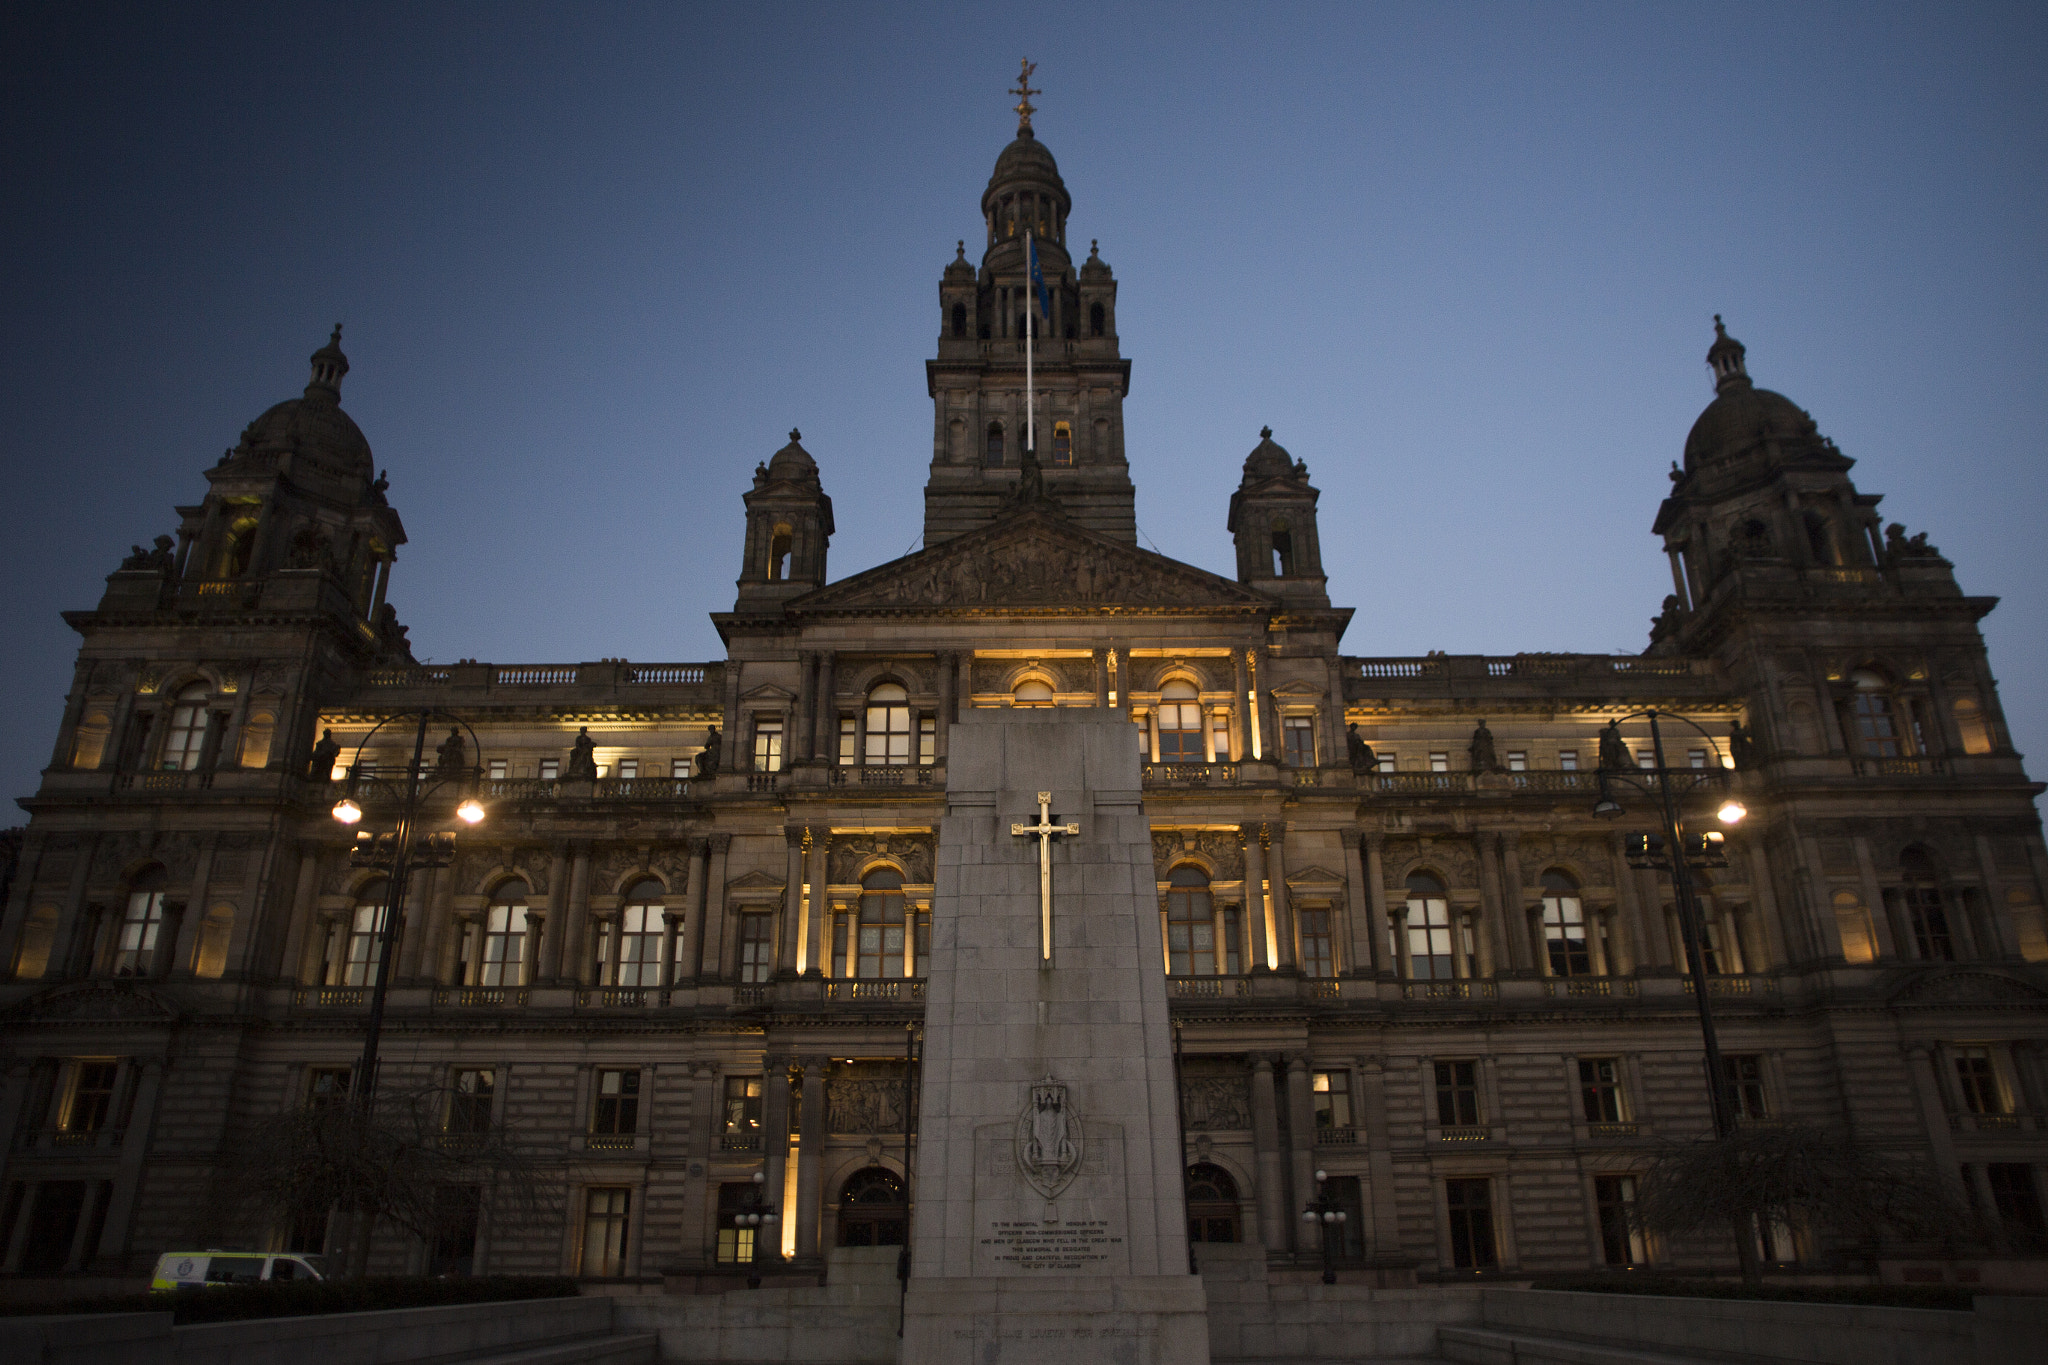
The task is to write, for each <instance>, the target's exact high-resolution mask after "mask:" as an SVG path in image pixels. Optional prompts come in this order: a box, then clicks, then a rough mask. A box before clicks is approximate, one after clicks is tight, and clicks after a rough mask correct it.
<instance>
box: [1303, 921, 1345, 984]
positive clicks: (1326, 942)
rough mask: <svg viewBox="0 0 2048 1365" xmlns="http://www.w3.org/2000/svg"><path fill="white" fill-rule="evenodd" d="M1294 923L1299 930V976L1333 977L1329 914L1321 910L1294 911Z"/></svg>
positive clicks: (1335, 972)
mask: <svg viewBox="0 0 2048 1365" xmlns="http://www.w3.org/2000/svg"><path fill="white" fill-rule="evenodd" d="M1295 922H1296V924H1298V925H1299V926H1300V928H1301V974H1302V975H1303V976H1313V977H1331V976H1335V975H1336V974H1337V966H1336V959H1335V958H1334V957H1333V956H1332V955H1331V948H1330V912H1329V911H1328V910H1322V909H1315V910H1296V911H1295Z"/></svg>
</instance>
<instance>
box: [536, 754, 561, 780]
mask: <svg viewBox="0 0 2048 1365" xmlns="http://www.w3.org/2000/svg"><path fill="white" fill-rule="evenodd" d="M561 775H562V760H561V759H559V758H544V759H542V760H541V761H540V780H541V781H543V782H552V781H554V780H555V779H556V778H558V777H560V776H561Z"/></svg>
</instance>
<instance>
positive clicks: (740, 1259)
mask: <svg viewBox="0 0 2048 1365" xmlns="http://www.w3.org/2000/svg"><path fill="white" fill-rule="evenodd" d="M760 1209H761V1192H760V1189H759V1188H758V1187H757V1186H756V1185H755V1184H754V1183H753V1182H752V1181H750V1180H729V1181H726V1182H725V1183H723V1184H721V1185H720V1186H719V1187H718V1252H717V1255H718V1263H719V1264H720V1265H751V1264H752V1263H753V1260H754V1249H755V1242H754V1234H755V1233H756V1232H758V1231H759V1229H758V1228H751V1227H743V1226H741V1224H740V1219H741V1218H743V1217H747V1216H751V1215H753V1214H757V1213H759V1212H760Z"/></svg>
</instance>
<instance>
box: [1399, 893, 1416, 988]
mask: <svg viewBox="0 0 2048 1365" xmlns="http://www.w3.org/2000/svg"><path fill="white" fill-rule="evenodd" d="M1394 965H1395V969H1396V970H1397V972H1398V973H1399V975H1400V978H1401V979H1402V980H1403V981H1413V980H1414V979H1415V945H1414V944H1412V943H1410V942H1409V941H1408V902H1406V901H1402V902H1401V903H1400V904H1398V905H1396V906H1395V907H1394Z"/></svg>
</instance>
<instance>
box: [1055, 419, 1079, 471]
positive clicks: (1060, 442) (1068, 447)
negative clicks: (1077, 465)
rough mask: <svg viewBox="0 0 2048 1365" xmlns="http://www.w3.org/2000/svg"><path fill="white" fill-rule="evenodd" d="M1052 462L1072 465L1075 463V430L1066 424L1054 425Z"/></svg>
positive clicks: (1057, 423) (1056, 423) (1058, 423)
mask: <svg viewBox="0 0 2048 1365" xmlns="http://www.w3.org/2000/svg"><path fill="white" fill-rule="evenodd" d="M1052 462H1053V463H1054V464H1072V463H1073V462H1074V429H1073V428H1072V427H1071V426H1069V425H1067V424H1066V423H1065V422H1054V423H1053V424H1052Z"/></svg>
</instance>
